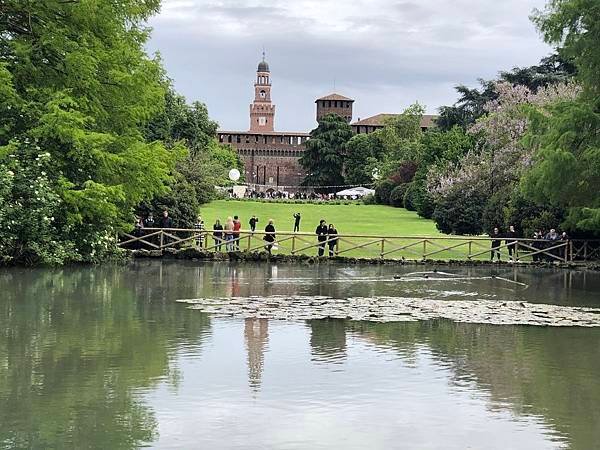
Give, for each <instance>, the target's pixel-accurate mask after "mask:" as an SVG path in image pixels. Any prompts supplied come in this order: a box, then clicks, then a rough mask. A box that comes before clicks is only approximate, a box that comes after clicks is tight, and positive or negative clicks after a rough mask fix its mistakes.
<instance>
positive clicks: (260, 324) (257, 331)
mask: <svg viewBox="0 0 600 450" xmlns="http://www.w3.org/2000/svg"><path fill="white" fill-rule="evenodd" d="M244 339H245V341H246V351H247V352H248V383H249V384H250V387H251V388H252V389H253V390H255V391H258V390H259V389H260V385H261V380H262V372H263V367H264V362H265V350H266V349H267V345H268V342H269V321H268V320H267V319H246V323H245V325H244Z"/></svg>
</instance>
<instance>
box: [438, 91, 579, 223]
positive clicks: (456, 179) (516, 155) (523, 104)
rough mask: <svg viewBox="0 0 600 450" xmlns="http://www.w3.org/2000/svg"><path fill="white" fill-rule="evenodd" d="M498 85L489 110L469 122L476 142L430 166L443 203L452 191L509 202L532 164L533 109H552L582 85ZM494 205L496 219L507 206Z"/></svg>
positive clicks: (455, 193) (572, 94)
mask: <svg viewBox="0 0 600 450" xmlns="http://www.w3.org/2000/svg"><path fill="white" fill-rule="evenodd" d="M495 90H496V91H497V92H498V98H497V99H495V100H491V101H489V102H488V103H487V104H486V105H485V110H486V115H485V116H484V117H482V118H481V119H479V120H478V121H477V122H476V123H475V124H474V125H473V126H471V127H470V128H469V133H470V134H471V135H473V136H474V137H475V138H476V140H477V145H476V147H475V148H474V149H473V150H472V151H470V152H468V153H467V154H466V155H465V156H464V157H463V158H462V159H461V160H460V161H458V163H456V164H451V165H441V164H437V165H434V166H432V168H431V169H430V171H429V173H428V177H427V186H428V190H429V192H430V193H431V194H432V195H433V197H434V199H435V200H436V202H437V203H438V204H440V201H441V200H442V199H444V198H445V197H447V196H448V195H452V196H453V197H456V196H457V195H458V194H457V192H464V193H465V195H467V194H472V193H473V192H477V193H478V198H483V199H490V198H492V197H494V196H496V197H498V200H497V203H498V204H500V205H502V204H503V203H506V202H507V201H508V198H509V196H510V194H511V192H512V190H513V189H514V188H515V187H516V185H517V183H518V181H519V180H520V178H521V177H522V175H523V173H524V171H525V170H526V169H528V168H529V167H530V166H531V164H532V157H533V149H532V148H531V147H529V146H527V145H524V144H523V137H524V136H525V133H526V132H527V130H528V127H529V124H530V122H529V119H528V117H529V116H530V112H531V109H535V110H537V111H539V112H540V114H547V112H548V110H549V108H551V107H552V105H554V104H556V103H557V102H559V101H564V100H570V99H574V98H576V97H577V96H578V95H579V93H580V91H581V89H580V87H579V86H578V85H576V84H575V83H573V82H569V83H560V84H556V85H551V86H546V87H543V88H540V89H539V90H538V91H537V92H535V93H534V92H532V91H531V90H530V89H529V88H527V87H525V86H521V85H511V84H509V83H506V82H500V83H496V85H495ZM492 209H493V210H494V211H495V216H494V217H493V218H492V221H494V220H497V219H498V218H499V214H501V212H502V211H501V208H500V211H498V208H497V205H494V207H493V208H492ZM482 211H484V209H482ZM481 221H483V217H481Z"/></svg>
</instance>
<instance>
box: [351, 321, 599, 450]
mask: <svg viewBox="0 0 600 450" xmlns="http://www.w3.org/2000/svg"><path fill="white" fill-rule="evenodd" d="M348 331H349V332H352V333H356V335H360V336H363V337H365V338H367V339H368V341H369V342H371V343H375V344H376V345H384V346H386V347H390V348H394V349H396V350H397V351H398V352H399V353H400V354H401V355H403V356H405V355H412V354H415V353H417V352H418V347H422V346H423V345H426V346H427V347H428V348H430V349H431V351H432V353H433V357H434V358H435V359H436V360H437V362H438V363H439V364H442V365H444V366H447V367H449V368H450V369H451V370H452V372H453V373H454V377H455V380H456V381H465V380H471V381H475V382H476V383H477V385H478V387H479V388H480V389H483V390H485V391H487V392H489V393H490V396H491V400H492V405H499V406H498V407H504V406H505V405H507V404H509V405H510V407H511V409H512V410H513V411H514V412H515V413H517V414H534V415H538V416H542V417H544V418H545V419H546V420H547V422H548V423H549V424H550V425H551V426H552V427H553V428H554V429H555V430H557V431H558V432H559V433H560V434H561V435H562V436H565V437H566V438H567V439H568V441H569V443H570V445H571V448H573V449H582V450H583V449H591V448H595V446H597V445H598V443H599V442H600V409H599V408H598V405H599V404H600V383H599V382H598V378H597V375H598V373H600V330H597V329H582V328H552V327H546V328H544V327H519V326H495V325H473V324H458V323H454V322H451V321H447V320H436V321H429V322H407V323H387V324H374V323H367V322H348ZM409 360H411V358H410V356H409Z"/></svg>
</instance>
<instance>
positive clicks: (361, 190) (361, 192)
mask: <svg viewBox="0 0 600 450" xmlns="http://www.w3.org/2000/svg"><path fill="white" fill-rule="evenodd" d="M374 193H375V190H374V189H369V188H366V187H362V186H358V187H354V188H350V189H344V190H343V191H340V192H336V193H335V195H338V196H343V197H345V196H351V197H354V196H357V197H364V196H365V195H368V194H374Z"/></svg>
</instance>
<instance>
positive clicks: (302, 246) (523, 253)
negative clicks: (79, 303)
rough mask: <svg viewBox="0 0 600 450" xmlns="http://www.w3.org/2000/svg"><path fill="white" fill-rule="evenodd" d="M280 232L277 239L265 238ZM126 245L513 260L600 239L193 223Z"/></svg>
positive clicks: (595, 246) (558, 255)
mask: <svg viewBox="0 0 600 450" xmlns="http://www.w3.org/2000/svg"><path fill="white" fill-rule="evenodd" d="M269 237H274V240H273V241H272V242H269V241H267V240H265V238H269ZM117 245H118V246H119V247H121V248H136V249H147V250H165V249H168V248H185V247H195V248H198V249H200V250H203V251H212V252H221V251H224V252H228V251H248V252H252V251H257V250H264V249H266V248H267V246H270V247H271V251H274V252H276V253H283V254H291V255H306V254H312V255H315V254H321V255H324V256H327V255H335V256H337V255H344V256H351V257H352V256H354V257H359V256H360V257H367V258H398V259H419V260H426V259H440V260H449V259H458V260H483V259H497V258H498V257H500V258H501V259H510V260H512V261H515V262H517V261H559V262H572V261H597V260H600V239H598V240H582V239H570V240H559V241H548V240H539V239H522V238H514V239H502V240H498V239H492V238H488V237H461V236H436V237H431V236H372V235H360V234H339V235H337V236H335V237H328V238H327V239H326V240H323V241H318V240H317V236H316V235H315V234H313V233H303V232H296V233H292V232H276V233H266V232H263V231H256V232H251V231H241V230H240V231H239V232H237V234H226V232H225V231H223V232H221V234H220V235H219V234H218V233H217V234H215V232H214V231H212V230H198V229H187V228H144V229H141V230H138V231H136V232H134V233H131V234H129V233H122V234H121V239H120V242H119V243H118V244H117Z"/></svg>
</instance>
